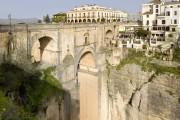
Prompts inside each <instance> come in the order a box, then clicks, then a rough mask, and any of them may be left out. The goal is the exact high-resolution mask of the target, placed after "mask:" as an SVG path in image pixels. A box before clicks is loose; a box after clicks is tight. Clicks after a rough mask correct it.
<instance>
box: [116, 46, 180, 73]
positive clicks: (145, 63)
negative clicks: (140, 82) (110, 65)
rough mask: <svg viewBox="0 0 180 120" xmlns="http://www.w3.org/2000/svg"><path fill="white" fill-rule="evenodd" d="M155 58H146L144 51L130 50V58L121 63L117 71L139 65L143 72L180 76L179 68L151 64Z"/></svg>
mask: <svg viewBox="0 0 180 120" xmlns="http://www.w3.org/2000/svg"><path fill="white" fill-rule="evenodd" d="M152 59H153V58H148V57H146V56H145V54H144V52H142V51H137V52H136V51H135V50H133V49H130V50H129V54H128V57H127V58H126V59H124V60H122V61H121V63H120V64H119V65H118V66H117V70H120V69H121V68H122V67H123V66H124V65H126V64H133V63H134V64H137V65H140V66H142V70H144V71H152V70H153V71H155V72H156V74H164V73H173V74H175V75H180V70H179V68H178V67H168V66H161V65H158V64H155V63H151V60H152Z"/></svg>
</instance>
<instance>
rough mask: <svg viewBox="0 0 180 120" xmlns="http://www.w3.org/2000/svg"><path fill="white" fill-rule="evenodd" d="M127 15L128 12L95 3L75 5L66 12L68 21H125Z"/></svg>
mask: <svg viewBox="0 0 180 120" xmlns="http://www.w3.org/2000/svg"><path fill="white" fill-rule="evenodd" d="M127 17H128V14H127V13H126V12H123V11H119V10H113V9H111V8H106V7H101V6H98V5H95V4H93V5H83V6H81V7H75V8H74V9H73V10H70V11H69V12H67V22H68V23H81V22H84V23H86V22H120V21H126V20H127Z"/></svg>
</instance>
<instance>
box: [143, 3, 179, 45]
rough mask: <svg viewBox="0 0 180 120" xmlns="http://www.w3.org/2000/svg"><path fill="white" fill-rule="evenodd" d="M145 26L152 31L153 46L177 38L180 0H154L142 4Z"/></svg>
mask: <svg viewBox="0 0 180 120" xmlns="http://www.w3.org/2000/svg"><path fill="white" fill-rule="evenodd" d="M142 17H143V27H144V29H146V30H149V31H151V39H150V40H151V42H150V43H151V46H157V45H160V44H162V43H164V41H167V42H169V41H173V40H175V39H176V35H177V32H178V30H179V27H180V0H173V1H163V0H152V1H151V2H150V3H147V4H143V6H142Z"/></svg>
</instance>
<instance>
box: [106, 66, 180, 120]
mask: <svg viewBox="0 0 180 120" xmlns="http://www.w3.org/2000/svg"><path fill="white" fill-rule="evenodd" d="M109 81H110V82H109V83H110V84H109V101H110V102H109V106H110V108H109V109H110V110H109V111H110V113H109V114H110V116H111V120H180V114H179V113H180V87H179V86H180V76H176V75H174V74H169V73H167V74H160V75H156V74H155V73H154V72H144V71H143V70H141V66H139V65H135V64H128V65H125V66H124V67H123V68H122V69H121V70H120V71H116V70H111V71H110V75H109Z"/></svg>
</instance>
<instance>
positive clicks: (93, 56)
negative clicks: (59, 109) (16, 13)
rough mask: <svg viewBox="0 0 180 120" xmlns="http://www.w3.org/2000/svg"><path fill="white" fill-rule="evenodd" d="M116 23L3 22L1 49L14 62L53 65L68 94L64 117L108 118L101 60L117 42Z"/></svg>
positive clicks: (103, 69) (105, 57)
mask: <svg viewBox="0 0 180 120" xmlns="http://www.w3.org/2000/svg"><path fill="white" fill-rule="evenodd" d="M119 25H120V24H117V23H109V24H58V25H57V24H49V25H47V24H46V25H45V24H37V25H26V24H22V25H12V26H5V25H4V26H0V39H1V42H0V45H1V49H2V46H5V45H7V46H8V50H1V52H2V51H4V53H3V54H6V53H7V54H11V59H12V60H13V61H15V62H16V63H19V62H22V63H23V62H26V61H30V62H31V63H32V64H34V65H40V66H43V67H47V66H57V77H58V79H59V80H60V82H61V83H62V84H63V87H64V88H65V89H66V90H67V91H69V92H70V96H71V98H67V99H70V100H71V103H68V104H70V106H69V108H68V107H66V109H67V110H65V111H66V112H67V113H68V114H70V116H68V117H67V118H65V120H79V119H80V120H109V118H108V114H109V113H108V112H109V111H108V93H107V83H106V82H107V81H106V79H107V78H106V76H107V74H106V73H105V72H104V71H105V66H106V61H105V60H106V59H110V60H111V61H113V60H114V59H115V58H111V55H112V54H109V55H108V54H107V53H109V52H111V53H112V50H113V48H115V46H116V45H117V40H116V37H117V35H118V30H119ZM7 41H8V42H7ZM115 51H116V52H115V54H118V53H119V52H117V50H115ZM117 56H119V55H117ZM112 59H113V60H112ZM115 61H118V62H119V59H117V60H115Z"/></svg>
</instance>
